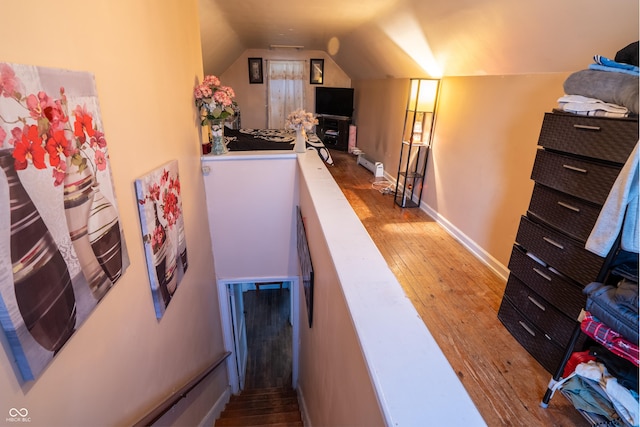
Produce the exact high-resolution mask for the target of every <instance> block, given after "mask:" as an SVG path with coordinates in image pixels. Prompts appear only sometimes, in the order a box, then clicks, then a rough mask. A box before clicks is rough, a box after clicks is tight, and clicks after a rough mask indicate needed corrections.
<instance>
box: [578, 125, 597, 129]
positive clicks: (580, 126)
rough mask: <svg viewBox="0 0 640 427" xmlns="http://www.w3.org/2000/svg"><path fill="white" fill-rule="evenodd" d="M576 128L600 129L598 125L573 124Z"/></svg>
mask: <svg viewBox="0 0 640 427" xmlns="http://www.w3.org/2000/svg"><path fill="white" fill-rule="evenodd" d="M573 127H574V128H576V129H584V130H600V126H587V125H573Z"/></svg>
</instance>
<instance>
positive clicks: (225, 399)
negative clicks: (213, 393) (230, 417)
mask: <svg viewBox="0 0 640 427" xmlns="http://www.w3.org/2000/svg"><path fill="white" fill-rule="evenodd" d="M229 399H231V386H227V388H226V389H225V390H224V393H222V394H221V395H220V397H219V398H218V400H216V403H214V404H213V407H211V409H210V410H209V412H207V415H205V417H204V418H203V419H202V421H201V422H200V426H199V427H209V426H215V425H216V420H217V419H218V417H219V416H220V414H222V411H224V407H225V406H227V403H229Z"/></svg>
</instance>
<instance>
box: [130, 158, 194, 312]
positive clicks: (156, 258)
mask: <svg viewBox="0 0 640 427" xmlns="http://www.w3.org/2000/svg"><path fill="white" fill-rule="evenodd" d="M135 186H136V196H137V198H138V211H139V213H140V227H141V228H142V240H143V242H144V253H145V258H146V260H147V272H148V274H149V282H150V284H151V296H152V299H153V305H154V308H155V312H156V317H157V318H158V319H160V318H161V317H162V316H163V315H164V312H165V310H166V309H167V307H168V305H169V302H170V301H171V299H172V298H173V296H174V294H175V292H176V290H177V288H178V285H179V284H180V282H181V281H182V277H183V276H184V274H185V273H186V272H187V268H188V266H189V264H188V262H187V243H186V241H185V235H184V234H185V233H184V217H183V215H182V197H181V189H180V178H179V176H178V161H177V160H172V161H171V162H169V163H167V164H165V165H163V166H161V167H159V168H157V169H155V170H153V171H152V172H150V173H148V174H146V175H145V176H143V177H142V178H139V179H137V180H136V182H135Z"/></svg>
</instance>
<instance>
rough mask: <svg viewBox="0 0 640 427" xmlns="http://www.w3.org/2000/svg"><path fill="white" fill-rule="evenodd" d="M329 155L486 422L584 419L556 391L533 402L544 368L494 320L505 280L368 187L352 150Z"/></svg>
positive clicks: (424, 218) (578, 422) (542, 386)
mask: <svg viewBox="0 0 640 427" xmlns="http://www.w3.org/2000/svg"><path fill="white" fill-rule="evenodd" d="M331 154H332V157H333V159H334V162H335V166H333V167H330V168H329V170H330V172H331V174H332V175H333V177H334V178H335V180H336V181H337V182H338V185H339V186H340V188H341V189H342V191H343V193H344V194H345V196H346V198H347V199H348V201H349V203H350V204H351V206H352V207H353V209H354V211H355V212H356V214H357V215H358V217H359V218H360V220H361V221H362V223H363V224H364V226H365V228H366V229H367V231H368V232H369V234H370V235H371V237H372V239H373V241H374V242H375V243H376V245H377V246H378V248H379V250H380V252H381V253H382V255H383V256H384V258H385V259H386V261H387V263H388V265H389V266H390V268H391V269H392V270H393V272H394V273H395V275H396V277H397V278H398V281H399V282H400V284H401V285H402V287H403V288H404V290H405V292H406V294H407V296H408V297H409V298H410V299H411V301H412V302H413V304H414V306H415V307H416V309H417V310H418V313H419V314H420V315H421V316H422V319H423V320H424V322H425V324H426V325H427V327H428V328H429V330H430V331H431V333H432V335H433V336H434V338H435V340H436V342H437V343H438V344H439V345H440V347H441V348H442V351H443V352H444V354H445V356H446V357H447V359H448V360H449V363H450V364H451V365H452V367H453V369H454V370H455V372H456V373H457V374H458V377H459V378H460V380H461V381H462V383H463V385H464V387H465V389H466V390H467V392H468V393H469V395H470V396H471V399H472V400H473V402H474V403H475V404H476V406H477V407H478V409H479V411H480V413H481V414H482V416H483V418H484V420H485V422H486V423H487V424H488V425H489V426H502V425H513V426H587V425H589V424H588V423H587V422H586V420H584V419H583V418H582V417H581V416H580V415H579V414H578V412H577V411H576V410H575V409H574V408H573V406H572V405H571V404H570V403H569V402H568V401H566V400H565V398H564V397H563V396H561V395H560V394H559V393H558V394H557V395H556V396H554V397H553V399H552V400H551V402H550V405H549V408H547V409H543V408H541V407H540V406H539V403H540V399H541V398H542V396H543V394H544V392H545V390H546V387H547V383H548V382H549V379H550V374H549V373H548V372H547V371H546V370H545V369H544V368H542V366H540V365H539V364H538V363H537V362H536V361H535V360H534V359H533V358H532V357H531V356H530V355H529V353H527V351H526V350H525V349H524V348H523V347H521V346H520V345H519V344H518V343H517V341H516V340H515V339H514V338H513V337H512V336H511V335H510V334H509V333H508V332H507V330H506V329H505V328H504V326H503V325H502V323H501V322H500V321H499V320H498V318H497V313H498V307H499V306H500V301H501V299H502V294H503V292H504V287H505V283H504V281H503V280H502V279H501V278H499V277H498V276H497V275H495V274H494V273H493V272H492V271H491V270H490V269H489V268H488V267H486V266H485V265H484V264H482V263H481V262H480V261H479V260H478V259H476V258H475V257H474V256H473V255H472V254H471V253H470V252H468V251H467V250H466V249H465V248H464V247H463V246H462V245H461V244H460V243H458V242H457V241H456V240H455V239H454V238H453V237H451V236H450V235H449V234H448V233H447V232H446V231H444V229H442V228H441V227H440V226H439V225H438V224H436V223H435V221H434V220H433V219H432V218H431V217H429V216H428V215H427V214H426V213H424V212H423V211H421V210H420V209H416V208H414V209H402V208H400V207H398V206H396V205H395V204H394V202H393V196H392V195H383V194H382V193H380V192H379V191H377V190H376V189H374V188H373V181H374V178H373V175H372V174H371V173H370V172H369V171H368V170H366V169H364V168H363V167H362V166H359V165H357V164H356V160H355V156H352V155H350V154H347V153H344V152H338V151H335V150H332V151H331ZM425 363H428V361H425ZM434 386H436V385H434ZM452 416H455V415H454V414H452Z"/></svg>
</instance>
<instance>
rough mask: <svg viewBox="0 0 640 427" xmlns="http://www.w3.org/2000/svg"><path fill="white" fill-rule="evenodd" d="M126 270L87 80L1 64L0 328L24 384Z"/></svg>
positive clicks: (100, 128) (104, 139)
mask: <svg viewBox="0 0 640 427" xmlns="http://www.w3.org/2000/svg"><path fill="white" fill-rule="evenodd" d="M128 265H129V258H128V255H127V250H126V245H125V241H124V236H123V233H122V228H121V225H120V220H119V215H118V208H117V203H116V198H115V194H114V189H113V185H112V177H111V167H110V163H109V155H108V151H107V137H106V136H105V133H104V128H103V124H102V119H101V116H100V109H99V105H98V97H97V93H96V86H95V80H94V77H93V74H91V73H88V72H77V71H66V70H59V69H53V68H45V67H37V66H32V65H20V64H10V63H3V62H0V325H1V326H2V329H3V331H4V333H5V335H6V337H7V340H6V342H7V343H8V345H5V347H7V346H8V348H7V349H6V350H7V351H8V352H9V353H10V355H12V357H10V359H11V360H13V361H14V362H15V365H14V366H15V367H16V368H17V370H18V372H19V373H20V374H21V376H22V379H23V380H24V381H28V380H33V379H35V378H37V377H38V375H39V374H40V373H41V372H42V370H43V369H44V368H45V367H46V365H47V364H48V363H50V362H51V361H52V360H53V358H54V356H55V354H56V353H57V352H58V351H59V350H60V349H61V348H62V346H63V345H64V344H65V343H66V342H67V341H68V340H69V338H70V337H71V336H72V335H73V333H74V332H75V331H76V330H77V329H78V328H79V327H80V325H81V324H82V323H83V322H84V320H86V319H87V317H88V316H89V314H90V313H91V312H92V311H93V310H94V309H95V308H96V306H97V304H98V303H99V301H100V300H101V299H102V298H103V297H104V296H105V295H106V293H107V292H108V291H109V290H110V289H111V287H112V286H113V285H114V284H115V283H116V282H117V281H118V279H119V278H120V277H121V276H122V274H123V273H124V271H125V269H126V268H127V266H128ZM3 341H4V340H3Z"/></svg>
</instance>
